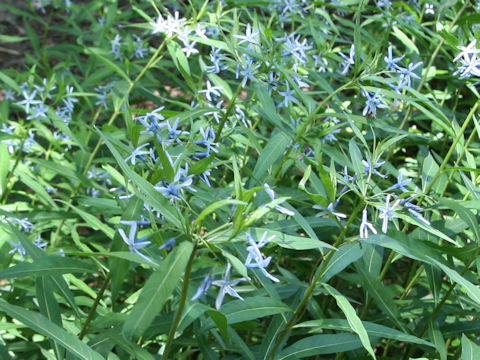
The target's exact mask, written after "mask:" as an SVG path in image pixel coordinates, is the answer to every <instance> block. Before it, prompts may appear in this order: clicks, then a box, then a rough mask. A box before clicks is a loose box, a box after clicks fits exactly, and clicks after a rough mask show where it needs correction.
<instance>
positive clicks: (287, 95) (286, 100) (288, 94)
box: [278, 82, 300, 108]
mask: <svg viewBox="0 0 480 360" xmlns="http://www.w3.org/2000/svg"><path fill="white" fill-rule="evenodd" d="M285 87H286V89H285V91H279V92H278V93H279V94H280V95H281V96H283V101H282V103H281V104H280V106H281V105H282V104H283V106H284V107H287V108H288V107H289V106H290V102H293V103H295V104H297V105H300V101H298V100H297V99H296V98H295V97H294V96H293V94H295V90H290V85H289V84H288V82H287V84H286V86H285Z"/></svg>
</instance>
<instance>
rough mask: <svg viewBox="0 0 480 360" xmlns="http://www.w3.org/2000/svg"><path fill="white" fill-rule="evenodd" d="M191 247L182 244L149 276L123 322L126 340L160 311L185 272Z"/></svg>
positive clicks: (143, 329) (145, 327) (137, 332)
mask: <svg viewBox="0 0 480 360" xmlns="http://www.w3.org/2000/svg"><path fill="white" fill-rule="evenodd" d="M192 248H193V245H192V243H190V242H183V243H181V244H180V245H179V246H177V248H176V249H174V250H173V251H172V252H171V253H170V254H169V255H168V256H167V258H166V259H165V260H164V261H163V262H162V263H161V264H160V266H159V267H158V269H157V270H156V271H155V272H154V273H153V274H152V275H151V276H150V278H149V279H148V280H147V282H146V283H145V286H144V287H143V290H142V292H141V293H140V296H139V299H138V302H137V303H136V304H135V306H134V307H133V309H132V311H131V313H130V315H129V316H128V318H127V319H126V320H125V324H124V326H123V334H124V335H125V337H127V338H132V337H134V336H140V335H142V334H143V332H144V331H145V330H146V329H147V328H148V326H149V325H150V324H151V323H152V321H153V319H154V318H155V316H157V315H158V313H159V312H160V310H162V307H163V305H164V304H165V303H166V302H167V300H168V298H169V297H170V295H171V294H172V292H173V290H174V289H175V287H176V286H177V285H178V284H179V283H180V278H181V277H182V274H183V272H184V270H185V266H186V264H187V262H188V258H189V256H190V253H191V252H192Z"/></svg>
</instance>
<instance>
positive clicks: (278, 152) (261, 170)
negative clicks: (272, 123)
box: [253, 131, 291, 184]
mask: <svg viewBox="0 0 480 360" xmlns="http://www.w3.org/2000/svg"><path fill="white" fill-rule="evenodd" d="M290 141H291V139H290V137H288V136H287V135H285V134H284V133H283V132H280V131H277V133H276V134H274V135H273V136H272V138H271V139H270V141H269V142H268V144H267V146H265V147H264V148H263V150H262V151H261V152H260V156H259V157H258V160H257V163H256V164H255V168H254V169H253V177H254V179H255V180H257V181H258V182H259V184H263V182H264V180H265V177H266V174H267V172H268V169H269V168H270V166H272V165H273V164H274V163H275V162H277V161H278V160H279V159H280V158H281V157H282V155H283V153H284V152H285V149H286V148H287V146H288V144H289V143H290Z"/></svg>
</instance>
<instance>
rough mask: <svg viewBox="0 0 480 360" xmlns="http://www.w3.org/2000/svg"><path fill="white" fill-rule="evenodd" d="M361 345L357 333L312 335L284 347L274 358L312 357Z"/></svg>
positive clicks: (284, 359)
mask: <svg viewBox="0 0 480 360" xmlns="http://www.w3.org/2000/svg"><path fill="white" fill-rule="evenodd" d="M360 347H362V343H361V342H360V339H359V338H358V336H357V335H352V334H344V333H338V334H331V335H314V336H310V337H306V338H303V339H302V340H299V341H297V342H296V343H294V344H293V345H291V346H289V347H287V348H285V349H284V350H282V352H281V353H280V354H279V356H278V357H277V358H276V359H277V360H295V359H301V358H305V357H310V358H312V357H313V356H315V355H321V354H338V353H344V352H346V351H349V350H354V349H358V348H360Z"/></svg>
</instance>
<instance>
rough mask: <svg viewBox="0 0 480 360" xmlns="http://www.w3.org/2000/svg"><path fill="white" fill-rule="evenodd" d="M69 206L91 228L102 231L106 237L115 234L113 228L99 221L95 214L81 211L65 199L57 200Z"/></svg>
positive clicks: (110, 237)
mask: <svg viewBox="0 0 480 360" xmlns="http://www.w3.org/2000/svg"><path fill="white" fill-rule="evenodd" d="M57 201H59V202H61V203H63V204H65V205H67V206H69V207H71V208H72V209H73V211H75V212H76V213H77V214H78V215H80V217H81V218H82V219H83V220H85V222H86V223H87V225H88V226H90V227H92V228H93V229H95V230H100V231H102V232H103V233H104V234H105V235H107V236H108V238H109V239H110V240H111V239H113V236H114V235H115V230H113V229H112V228H111V227H110V226H108V225H106V224H104V223H103V222H102V221H100V219H98V218H97V217H96V216H94V215H92V214H90V213H88V212H86V211H83V210H81V209H79V208H78V207H76V206H74V205H72V204H70V203H68V202H66V201H63V200H57Z"/></svg>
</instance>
